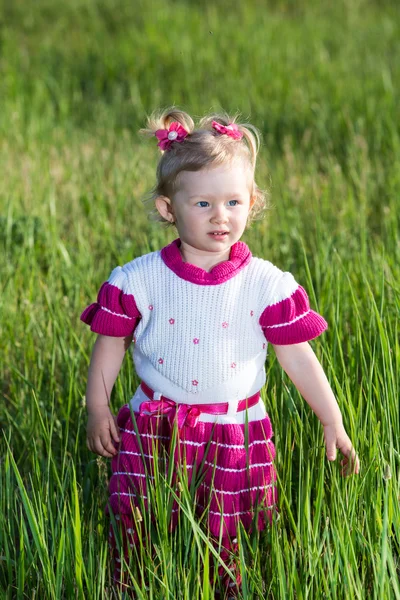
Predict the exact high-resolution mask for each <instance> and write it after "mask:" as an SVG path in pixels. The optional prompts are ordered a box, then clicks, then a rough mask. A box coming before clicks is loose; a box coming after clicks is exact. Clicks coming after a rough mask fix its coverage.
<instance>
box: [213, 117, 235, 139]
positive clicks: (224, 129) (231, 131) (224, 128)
mask: <svg viewBox="0 0 400 600" xmlns="http://www.w3.org/2000/svg"><path fill="white" fill-rule="evenodd" d="M211 125H212V126H213V127H214V129H215V130H216V131H218V133H223V134H225V135H229V137H231V138H233V139H234V140H241V139H242V137H243V133H242V132H241V131H239V128H238V126H237V125H236V123H229V125H221V123H217V121H213V122H212V123H211Z"/></svg>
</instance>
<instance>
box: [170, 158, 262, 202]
mask: <svg viewBox="0 0 400 600" xmlns="http://www.w3.org/2000/svg"><path fill="white" fill-rule="evenodd" d="M251 181H252V174H251V173H250V169H249V168H248V166H247V165H245V164H244V162H243V161H236V162H234V163H232V164H224V165H217V166H214V167H209V168H206V169H201V170H200V171H181V173H180V174H179V176H178V178H177V182H176V184H177V191H178V193H179V191H182V192H184V193H189V192H190V194H191V195H193V194H196V193H199V194H213V193H214V194H216V193H222V192H229V193H239V192H242V193H244V194H245V193H246V192H248V191H249V189H250V185H251Z"/></svg>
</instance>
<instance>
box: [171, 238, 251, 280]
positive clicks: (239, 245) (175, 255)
mask: <svg viewBox="0 0 400 600" xmlns="http://www.w3.org/2000/svg"><path fill="white" fill-rule="evenodd" d="M180 245H181V240H180V239H179V238H177V239H176V240H174V241H173V242H171V243H170V244H169V245H168V246H165V247H164V248H162V250H161V258H162V260H163V261H164V263H165V264H166V265H167V267H169V268H170V269H171V271H173V272H174V273H175V274H176V275H178V277H181V278H182V279H185V280H186V281H190V282H191V283H197V284H198V285H217V284H219V283H224V281H228V279H231V278H232V277H234V276H235V275H237V273H239V271H241V270H242V269H243V268H244V267H245V266H246V265H248V264H249V262H250V260H251V256H252V255H251V252H250V250H249V248H248V246H247V245H246V244H245V243H244V242H236V243H235V244H233V246H232V247H231V251H230V255H229V260H226V261H224V262H222V263H220V264H219V265H216V266H215V267H213V268H212V269H211V271H210V272H209V273H208V272H207V271H205V270H204V269H202V268H201V267H196V265H192V264H190V263H186V262H183V259H182V255H181V253H180V251H179V246H180Z"/></svg>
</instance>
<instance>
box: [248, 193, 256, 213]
mask: <svg viewBox="0 0 400 600" xmlns="http://www.w3.org/2000/svg"><path fill="white" fill-rule="evenodd" d="M255 202H256V196H255V195H254V196H250V205H249V211H250V210H251V209H252V208H253V206H254V204H255Z"/></svg>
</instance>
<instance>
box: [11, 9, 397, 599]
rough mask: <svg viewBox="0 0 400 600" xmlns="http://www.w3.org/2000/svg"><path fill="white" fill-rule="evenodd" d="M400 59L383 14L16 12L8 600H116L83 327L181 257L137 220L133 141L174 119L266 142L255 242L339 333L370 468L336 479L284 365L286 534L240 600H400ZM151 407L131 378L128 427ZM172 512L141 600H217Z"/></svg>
mask: <svg viewBox="0 0 400 600" xmlns="http://www.w3.org/2000/svg"><path fill="white" fill-rule="evenodd" d="M399 37H400V12H399V6H398V3H397V2H393V3H391V2H386V1H385V2H373V1H367V0H354V1H351V2H350V1H346V0H338V2H327V1H323V2H320V3H319V2H318V3H317V2H312V1H311V0H309V1H308V2H306V1H305V0H300V1H299V2H294V1H291V0H286V2H284V1H279V0H274V1H271V2H262V1H261V0H247V1H246V2H238V3H233V4H232V3H230V2H227V1H226V0H216V1H215V2H214V3H212V4H211V3H206V2H203V1H202V0H192V1H190V2H189V1H188V2H184V1H183V0H154V1H152V2H149V3H147V2H144V1H143V0H138V1H136V2H128V1H123V0H97V1H95V0H67V2H65V3H56V2H54V0H36V2H34V3H33V2H32V3H28V2H26V1H25V2H23V1H22V0H14V1H13V2H12V3H11V2H10V1H7V0H3V2H1V3H0V98H1V110H0V165H1V167H0V168H1V176H0V288H1V295H0V349H1V360H0V378H1V394H2V401H1V404H0V428H1V437H0V598H1V600H3V599H4V600H6V599H7V600H11V599H14V598H15V599H17V600H22V599H33V598H37V599H40V600H47V599H53V598H55V599H57V600H58V599H61V598H62V599H64V598H66V599H72V598H79V599H82V598H85V599H96V600H97V599H99V600H100V599H107V598H111V595H110V567H109V564H108V555H107V522H106V519H105V517H104V512H103V509H104V505H105V502H106V500H107V479H108V476H109V463H108V461H107V460H105V459H100V458H96V456H95V455H93V454H91V453H90V452H89V451H88V450H87V448H86V443H85V421H86V419H85V406H84V404H85V402H84V393H85V385H86V376H87V367H88V361H89V357H90V352H91V347H92V344H93V342H94V337H95V336H94V334H92V333H90V331H89V330H88V328H87V327H86V326H85V325H83V324H82V323H81V322H80V321H79V315H80V313H81V311H82V310H83V308H84V307H85V306H86V305H87V304H88V303H89V302H91V301H93V300H94V298H95V295H96V291H97V289H98V288H99V286H100V284H101V283H102V282H103V281H104V279H106V278H107V277H108V274H109V272H110V271H111V269H112V268H113V267H114V266H116V265H117V264H120V265H122V264H123V263H125V262H127V261H129V260H131V259H132V258H134V257H136V256H139V255H141V254H144V253H146V252H150V251H153V250H156V249H159V248H161V247H162V246H163V245H165V244H166V243H168V242H169V241H171V240H172V239H174V237H176V236H175V234H174V232H173V231H172V230H170V231H168V232H167V231H165V230H164V229H163V228H162V227H160V226H159V225H157V224H154V223H152V222H151V221H149V219H148V215H147V214H146V210H145V209H144V207H143V204H142V202H141V198H142V197H143V195H144V194H145V193H146V192H147V190H148V189H149V188H150V187H151V186H152V185H153V182H154V179H153V178H154V172H155V165H156V160H157V158H158V153H157V149H156V143H155V141H154V143H152V142H147V141H144V142H143V141H142V140H140V139H139V136H138V135H137V131H138V129H139V128H140V127H142V126H143V125H144V123H145V116H146V114H147V113H149V112H150V111H151V110H153V109H154V108H158V107H160V106H168V105H170V104H177V105H179V106H180V107H181V108H183V109H186V110H188V111H189V112H190V113H191V114H192V115H198V116H201V115H203V114H204V113H205V112H207V111H209V110H217V109H219V108H223V109H225V110H227V111H231V112H235V111H236V110H240V111H241V112H242V114H243V119H244V120H245V121H246V120H250V121H251V122H252V123H254V124H255V125H256V126H258V127H259V128H260V129H261V131H262V134H263V147H262V150H261V153H260V159H259V167H258V174H257V183H258V184H259V185H260V187H262V188H269V189H270V192H271V209H270V210H269V211H268V215H267V217H266V219H264V220H263V221H259V222H256V223H255V224H254V225H253V226H252V227H251V229H249V230H248V231H247V232H246V234H245V236H244V238H243V239H244V241H246V242H247V243H248V244H249V246H250V248H251V250H252V252H253V254H254V255H255V256H261V257H263V258H266V259H269V260H271V261H272V262H274V263H275V264H277V265H278V266H279V267H280V268H282V269H283V270H289V271H291V272H292V273H293V274H294V275H295V277H296V279H297V280H298V281H299V282H300V283H301V284H302V285H304V287H305V288H306V289H307V290H308V292H309V295H310V299H311V303H312V305H313V307H314V308H315V309H316V310H318V311H319V312H320V313H322V314H323V315H324V316H325V318H326V319H327V321H328V323H329V329H328V331H327V332H326V333H325V334H324V335H323V336H322V337H321V338H319V339H317V340H316V341H315V342H312V346H313V348H314V349H315V352H316V353H317V355H318V357H319V358H320V360H321V362H322V364H323V366H324V368H325V370H326V373H327V376H328V378H329V380H330V382H331V385H332V388H333V390H334V392H335V394H336V396H337V399H338V402H339V405H340V407H341V410H342V412H343V417H344V422H345V427H346V429H347V431H348V433H349V435H350V437H351V439H352V441H353V442H354V444H355V446H356V448H357V450H358V452H359V455H360V459H361V473H360V475H359V476H358V477H352V478H349V479H343V478H341V477H340V474H339V471H340V469H339V464H338V461H337V463H334V464H331V463H328V461H327V460H326V458H325V451H324V445H323V434H322V427H321V426H320V424H319V422H318V420H317V419H316V417H315V416H314V415H313V413H312V412H311V411H310V409H309V407H308V406H307V404H306V403H305V402H304V401H303V400H302V398H301V397H300V395H299V393H298V392H297V391H296V389H295V388H294V386H293V385H292V384H291V382H290V380H288V378H287V377H286V376H285V375H284V374H283V372H282V371H281V369H280V367H279V365H278V363H277V361H276V359H275V357H274V354H273V351H272V350H271V354H270V355H269V358H268V361H267V365H266V367H267V373H268V378H267V384H266V386H265V388H264V390H263V398H264V400H265V403H266V407H267V410H268V412H269V414H270V417H271V420H272V423H273V426H274V430H275V444H276V447H277V469H278V473H279V494H280V511H281V518H280V519H279V520H278V521H277V522H276V523H275V524H274V526H273V527H272V528H271V529H270V530H268V531H267V532H266V533H265V534H264V535H262V536H261V537H260V538H259V539H257V538H254V539H248V538H247V536H246V534H245V532H242V533H243V535H242V536H241V539H240V547H241V554H242V569H243V577H244V586H243V598H246V599H247V598H248V599H251V598H256V597H257V596H258V597H263V598H268V599H269V598H271V599H282V600H283V599H297V600H303V599H306V598H308V599H320V598H329V599H335V600H336V599H337V600H339V599H343V600H348V599H353V598H355V599H360V600H361V599H363V598H371V599H377V600H382V599H389V598H390V599H391V598H394V599H397V600H398V599H400V584H399V575H400V509H399V500H400V486H399V467H400V449H399V439H400V418H399V397H400V385H399V383H400V382H399V366H400V346H399V339H400V336H399V309H400V241H399V240H400V236H399V229H400V228H399V220H400V217H399V215H400V202H399V198H400V131H399V123H400V103H399V101H398V98H399V81H400V46H399V43H398V41H399ZM396 97H397V100H396ZM137 384H138V378H137V376H136V374H135V372H134V370H133V367H132V365H131V361H130V358H129V356H127V357H126V360H125V361H124V365H123V368H122V370H121V374H120V377H119V379H118V381H117V384H116V386H115V389H114V392H113V397H112V405H113V410H114V411H115V412H116V411H117V410H118V408H119V407H120V406H122V404H124V403H125V402H127V400H128V399H129V398H130V396H131V395H132V392H133V390H134V389H135V386H136V385H137ZM183 487H185V486H184V481H183ZM171 493H172V492H171V490H170V489H169V487H168V481H162V480H160V482H159V486H158V487H157V489H156V492H155V494H154V498H153V499H152V502H154V508H155V510H156V511H157V514H158V515H159V518H158V520H157V527H156V528H155V529H154V528H153V529H152V528H150V526H148V535H147V536H145V538H144V539H143V545H142V546H141V548H140V549H139V554H138V557H137V560H136V561H135V562H134V564H133V566H132V573H133V576H134V580H135V582H136V584H137V592H138V598H140V599H143V600H144V599H147V598H150V599H152V600H153V599H154V600H156V599H161V598H162V599H164V598H166V599H169V600H174V599H178V598H179V599H181V600H187V599H190V600H193V599H195V598H196V599H197V598H198V599H200V598H204V600H208V599H211V598H212V597H213V592H212V590H211V589H209V588H208V586H207V569H208V566H209V564H210V561H211V560H213V557H212V554H211V551H210V549H209V547H210V544H209V543H208V542H207V537H206V536H205V534H204V531H203V529H202V526H201V524H198V523H196V522H194V521H193V506H192V503H191V500H192V496H191V491H190V490H188V492H187V494H186V495H185V500H184V502H183V506H182V511H183V517H182V521H181V523H180V526H179V528H178V529H177V531H176V533H175V535H173V536H170V535H168V525H167V523H168V510H169V509H168V506H169V499H170V498H171ZM144 517H145V519H146V516H144ZM147 525H148V524H147V523H146V526H147ZM150 542H151V543H152V544H155V547H156V549H157V557H156V559H155V560H152V558H151V550H150V546H151V544H150ZM146 586H147V587H146Z"/></svg>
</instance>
